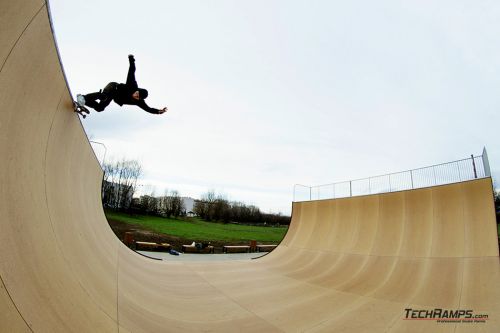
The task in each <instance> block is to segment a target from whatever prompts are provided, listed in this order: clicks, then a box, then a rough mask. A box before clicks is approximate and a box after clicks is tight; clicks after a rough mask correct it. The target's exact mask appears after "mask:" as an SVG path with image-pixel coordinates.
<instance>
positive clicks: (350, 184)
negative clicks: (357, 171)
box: [349, 180, 352, 197]
mask: <svg viewBox="0 0 500 333" xmlns="http://www.w3.org/2000/svg"><path fill="white" fill-rule="evenodd" d="M349 194H350V195H349V196H350V197H352V180H350V181H349Z"/></svg>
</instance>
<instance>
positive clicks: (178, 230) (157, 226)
mask: <svg viewBox="0 0 500 333" xmlns="http://www.w3.org/2000/svg"><path fill="white" fill-rule="evenodd" d="M106 217H107V218H108V219H112V220H115V221H120V222H123V223H128V224H135V225H140V226H141V227H143V228H145V229H149V230H151V231H154V232H158V233H163V234H168V235H171V236H176V237H181V238H185V239H192V240H196V241H225V242H238V241H245V242H246V241H250V240H256V241H257V242H265V243H279V242H280V241H281V240H282V239H283V237H284V236H285V233H286V231H287V227H254V226H245V225H237V224H222V223H213V222H205V221H202V220H200V219H197V218H189V219H185V220H184V219H183V220H178V219H167V218H162V217H155V216H145V215H134V216H131V215H128V214H124V213H119V212H114V211H106Z"/></svg>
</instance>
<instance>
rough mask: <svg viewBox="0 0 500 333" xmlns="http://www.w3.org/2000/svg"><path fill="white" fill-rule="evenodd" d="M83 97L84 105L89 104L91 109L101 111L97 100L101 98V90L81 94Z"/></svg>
mask: <svg viewBox="0 0 500 333" xmlns="http://www.w3.org/2000/svg"><path fill="white" fill-rule="evenodd" d="M83 97H84V98H85V105H87V106H90V107H91V108H92V109H94V110H96V111H102V110H104V109H102V110H101V108H100V103H99V102H98V101H97V100H102V98H103V94H102V93H101V92H95V93H90V94H87V95H83Z"/></svg>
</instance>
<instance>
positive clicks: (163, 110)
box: [158, 107, 168, 114]
mask: <svg viewBox="0 0 500 333" xmlns="http://www.w3.org/2000/svg"><path fill="white" fill-rule="evenodd" d="M167 111H168V109H167V107H164V108H163V109H161V110H160V111H159V112H158V114H163V113H165V112H167Z"/></svg>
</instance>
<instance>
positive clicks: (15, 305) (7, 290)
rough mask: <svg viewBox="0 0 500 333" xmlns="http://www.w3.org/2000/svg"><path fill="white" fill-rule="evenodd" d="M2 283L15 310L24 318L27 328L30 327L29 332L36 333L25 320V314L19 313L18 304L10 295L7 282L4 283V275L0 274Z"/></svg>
mask: <svg viewBox="0 0 500 333" xmlns="http://www.w3.org/2000/svg"><path fill="white" fill-rule="evenodd" d="M0 282H2V285H3V286H4V287H5V292H6V293H7V295H8V296H9V299H10V301H11V302H12V304H13V305H14V308H15V309H16V311H17V313H19V316H20V317H21V318H22V320H23V321H24V323H25V324H26V326H28V328H29V330H30V331H31V332H34V331H33V329H32V328H31V326H30V324H28V322H27V321H26V319H25V318H24V316H23V314H22V313H21V311H19V308H18V307H17V304H16V302H14V299H13V298H12V296H11V295H10V293H9V289H8V288H7V285H6V284H5V282H4V281H3V278H2V275H1V274H0Z"/></svg>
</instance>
